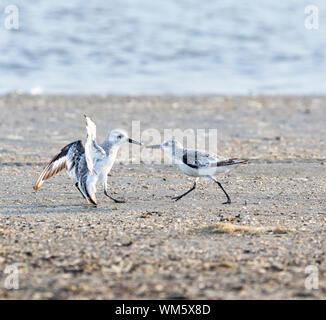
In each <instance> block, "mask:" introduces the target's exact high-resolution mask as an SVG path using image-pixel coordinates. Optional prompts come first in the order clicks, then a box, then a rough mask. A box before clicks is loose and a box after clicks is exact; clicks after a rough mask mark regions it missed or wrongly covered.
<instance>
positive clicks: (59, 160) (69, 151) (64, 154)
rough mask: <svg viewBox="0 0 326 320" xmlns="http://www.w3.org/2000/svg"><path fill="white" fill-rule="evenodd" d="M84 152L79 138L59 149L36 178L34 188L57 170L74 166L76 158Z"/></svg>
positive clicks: (39, 185) (36, 189) (36, 188)
mask: <svg viewBox="0 0 326 320" xmlns="http://www.w3.org/2000/svg"><path fill="white" fill-rule="evenodd" d="M83 153H84V147H83V144H82V142H81V141H80V140H78V141H75V142H72V143H70V144H68V145H66V146H65V147H64V148H62V149H61V151H60V153H58V154H57V155H56V156H54V157H53V159H52V160H51V161H50V162H49V164H48V165H47V166H46V167H45V168H44V170H43V171H42V173H41V175H40V176H39V178H38V179H37V181H36V183H35V185H34V190H35V191H38V190H39V189H40V188H41V186H42V184H43V183H44V181H46V180H48V179H50V178H51V177H53V176H54V175H56V174H57V173H58V172H60V171H62V170H64V169H66V170H71V169H72V168H73V167H74V166H76V159H79V158H80V156H81V155H82V154H83Z"/></svg>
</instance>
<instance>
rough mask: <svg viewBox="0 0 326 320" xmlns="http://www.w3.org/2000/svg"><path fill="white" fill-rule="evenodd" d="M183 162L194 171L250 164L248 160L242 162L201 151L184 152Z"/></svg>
mask: <svg viewBox="0 0 326 320" xmlns="http://www.w3.org/2000/svg"><path fill="white" fill-rule="evenodd" d="M182 161H183V163H184V164H186V165H188V166H189V167H191V168H194V169H201V168H209V167H224V166H230V165H236V164H244V163H247V162H248V160H240V159H236V158H232V159H227V158H222V157H218V156H216V155H214V154H212V153H209V152H205V151H199V150H184V152H183V158H182Z"/></svg>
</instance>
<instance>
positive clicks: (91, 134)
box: [34, 115, 142, 205]
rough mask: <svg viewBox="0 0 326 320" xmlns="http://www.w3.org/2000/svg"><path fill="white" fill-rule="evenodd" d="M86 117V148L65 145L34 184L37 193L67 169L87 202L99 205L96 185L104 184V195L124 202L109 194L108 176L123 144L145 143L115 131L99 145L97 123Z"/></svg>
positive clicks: (73, 144)
mask: <svg viewBox="0 0 326 320" xmlns="http://www.w3.org/2000/svg"><path fill="white" fill-rule="evenodd" d="M84 117H85V120H86V129H87V137H86V142H85V148H84V147H83V144H82V142H81V141H80V140H78V141H75V142H72V143H70V144H68V145H67V146H65V147H64V148H63V149H62V150H61V152H60V153H59V154H57V155H56V156H55V157H54V158H53V159H52V160H51V161H50V163H49V164H48V165H47V166H46V167H45V168H44V170H43V172H42V173H41V175H40V177H39V178H38V180H37V181H36V183H35V185H34V190H35V191H38V190H39V189H40V188H41V186H42V184H43V183H44V181H46V180H48V179H49V178H51V177H52V176H54V175H56V174H57V173H58V172H60V171H62V170H64V169H66V170H67V171H68V175H69V177H70V178H71V179H73V180H75V181H76V183H75V186H76V187H77V189H78V190H79V191H80V193H81V194H82V196H83V197H84V198H85V199H86V200H87V202H88V203H92V204H93V205H97V203H96V197H95V193H96V184H97V182H100V183H102V184H103V186H104V194H105V195H106V196H107V197H109V198H110V199H112V200H113V201H115V202H118V203H119V202H124V201H122V200H117V199H114V198H112V197H111V196H110V195H109V194H108V192H107V176H108V174H109V172H110V170H111V168H112V166H113V164H114V161H115V159H116V156H117V153H118V150H119V147H120V145H121V144H122V143H124V142H129V143H135V144H138V145H142V143H140V142H138V141H135V140H132V139H130V138H128V136H127V135H126V134H125V133H124V132H122V131H120V130H113V131H111V132H109V133H108V135H107V137H106V139H105V140H104V142H103V143H102V144H100V145H98V144H97V143H96V125H95V123H94V122H93V121H92V120H91V119H90V118H89V117H87V116H86V115H84Z"/></svg>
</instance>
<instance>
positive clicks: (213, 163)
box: [148, 140, 248, 203]
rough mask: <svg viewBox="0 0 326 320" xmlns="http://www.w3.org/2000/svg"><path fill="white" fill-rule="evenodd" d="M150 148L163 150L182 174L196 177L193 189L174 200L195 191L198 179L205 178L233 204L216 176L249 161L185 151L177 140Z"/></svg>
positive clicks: (198, 151)
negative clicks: (216, 186)
mask: <svg viewBox="0 0 326 320" xmlns="http://www.w3.org/2000/svg"><path fill="white" fill-rule="evenodd" d="M148 148H153V149H161V150H163V151H164V152H165V153H166V154H167V155H168V156H169V157H170V158H171V160H172V163H173V164H175V165H176V166H177V167H178V168H179V169H180V170H181V171H182V172H184V173H185V174H187V175H189V176H192V177H196V180H195V183H194V185H193V187H192V189H190V190H189V191H187V192H186V193H185V194H182V195H181V196H178V197H174V198H173V199H174V200H180V199H181V198H182V197H183V196H185V195H186V194H188V193H189V192H191V191H192V190H194V189H195V188H196V183H197V180H198V178H199V177H205V178H210V179H212V180H213V181H214V182H216V183H217V184H218V185H219V187H220V188H221V189H222V190H223V192H224V193H225V195H226V197H227V202H226V203H231V199H230V197H229V195H228V194H227V193H226V191H225V190H224V188H223V187H222V185H221V184H220V182H218V181H217V180H216V179H215V178H214V176H216V175H217V174H219V173H222V172H226V171H228V170H229V169H230V168H231V167H234V166H236V165H239V164H245V163H247V162H248V160H239V159H236V158H224V157H219V156H216V155H215V154H212V153H209V152H205V151H201V150H194V149H184V148H183V146H182V144H181V143H180V142H178V141H175V140H168V141H165V142H163V143H162V144H161V145H154V146H148Z"/></svg>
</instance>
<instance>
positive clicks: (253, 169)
mask: <svg viewBox="0 0 326 320" xmlns="http://www.w3.org/2000/svg"><path fill="white" fill-rule="evenodd" d="M325 104H326V98H323V97H310V98H308V97H227V96H224V97H223V96H212V97H99V96H98V97H97V96H88V97H82V96H25V95H16V94H12V95H6V96H1V97H0V111H1V112H0V178H1V181H2V183H1V189H0V204H1V206H0V298H1V299H27V298H28V299H49V298H51V299H113V298H114V299H148V298H154V299H159V298H163V299H165V298H186V299H207V298H208V299H293V298H294V299H325V298H326V261H325V248H326V240H325V235H326V232H325V231H326V228H325V226H326V224H325V223H326V221H325V214H326V212H325V211H326V210H325V209H326V204H325V203H326V196H325V194H326V192H325V191H326V184H325V181H326V179H325V178H326V171H325V165H326V164H325V158H326V145H325V136H326V126H325V120H326V109H325ZM84 113H87V114H88V115H90V116H92V118H93V119H94V121H95V122H96V123H97V130H98V137H99V140H101V139H103V138H104V137H105V135H106V133H107V131H108V130H109V129H113V128H117V127H119V128H125V129H126V130H129V131H130V130H131V122H132V120H139V121H140V126H141V131H143V130H146V129H149V128H154V129H157V130H159V131H160V132H162V129H163V128H180V129H183V130H184V129H187V128H193V129H196V128H200V129H205V128H217V129H218V130H219V132H220V133H221V136H220V137H221V138H220V140H219V144H218V150H217V151H216V153H218V154H221V155H225V156H232V157H239V158H248V159H250V162H249V164H248V165H246V166H240V167H238V168H236V169H235V170H232V171H230V172H229V173H227V174H225V175H220V176H219V177H218V178H219V181H220V182H221V183H222V184H223V186H224V187H225V189H226V190H227V191H228V193H229V194H230V196H231V198H232V200H233V202H232V204H231V205H222V202H223V201H225V198H224V195H223V193H222V192H221V190H219V189H218V188H217V186H216V185H214V184H213V183H212V182H210V181H206V180H204V179H203V180H201V181H200V183H199V187H198V189H197V190H196V191H194V192H192V193H191V194H190V195H189V196H187V197H185V198H184V199H182V200H180V201H178V202H173V201H172V200H171V197H172V196H175V195H178V194H180V193H182V192H184V191H186V190H187V188H189V187H190V186H191V185H192V183H193V179H192V178H189V177H186V176H184V175H183V174H182V173H181V172H179V171H177V170H175V168H174V167H172V166H171V165H159V164H157V163H154V164H147V163H144V162H141V163H139V164H131V163H117V164H116V165H115V166H114V168H113V170H112V172H111V176H110V177H109V185H110V191H111V193H112V194H113V195H114V196H115V197H117V198H124V199H126V200H127V203H124V204H115V203H113V202H112V201H110V200H109V199H107V198H105V196H104V194H103V192H102V191H103V190H102V188H99V190H98V193H97V200H98V207H97V208H93V207H91V206H89V205H87V204H85V203H84V200H83V199H82V198H81V196H80V194H79V193H78V191H77V190H76V189H75V187H74V185H73V184H72V183H71V180H69V178H68V177H67V176H66V175H65V174H64V173H61V174H59V175H58V176H56V177H54V178H52V179H51V180H49V181H47V182H46V183H45V184H44V185H43V187H42V188H41V190H40V191H39V192H38V193H37V194H35V193H34V192H33V189H32V186H33V183H34V182H35V180H36V179H37V177H38V175H39V173H40V172H41V170H42V168H43V167H44V165H45V164H46V163H47V162H48V161H49V160H50V159H51V157H52V156H53V155H55V154H56V153H57V152H58V151H59V150H60V148H62V147H63V146H65V145H66V144H67V143H69V142H72V141H75V140H77V139H82V140H84V137H85V127H84V119H83V117H82V115H83V114H84ZM194 119H195V120H194ZM12 264H17V266H18V270H19V289H18V290H8V289H6V288H5V287H4V281H5V279H6V277H7V274H5V268H6V267H7V266H9V265H12ZM310 265H313V266H315V267H316V270H318V289H315V290H309V288H306V287H305V280H306V277H307V276H308V274H306V273H305V270H306V267H307V266H310Z"/></svg>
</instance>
